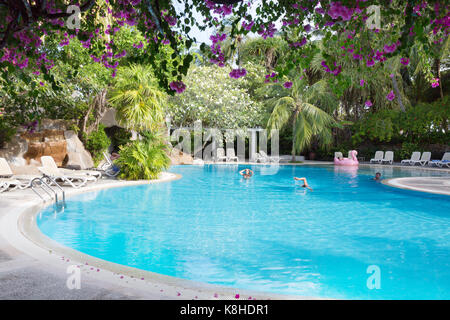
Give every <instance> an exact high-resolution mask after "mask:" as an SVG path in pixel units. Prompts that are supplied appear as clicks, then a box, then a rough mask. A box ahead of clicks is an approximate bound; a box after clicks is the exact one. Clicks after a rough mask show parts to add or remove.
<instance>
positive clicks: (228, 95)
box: [169, 64, 266, 129]
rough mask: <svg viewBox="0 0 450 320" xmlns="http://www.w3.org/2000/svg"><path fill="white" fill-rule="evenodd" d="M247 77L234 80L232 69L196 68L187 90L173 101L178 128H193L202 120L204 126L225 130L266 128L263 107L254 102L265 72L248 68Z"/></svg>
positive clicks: (256, 66)
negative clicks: (231, 75)
mask: <svg viewBox="0 0 450 320" xmlns="http://www.w3.org/2000/svg"><path fill="white" fill-rule="evenodd" d="M244 67H245V68H246V70H247V75H246V76H245V77H243V78H239V79H232V78H230V76H229V73H230V71H231V69H229V68H219V67H218V66H208V67H192V68H191V69H190V70H189V73H188V76H187V78H186V87H187V88H186V90H185V91H184V92H183V93H182V94H178V95H176V96H174V97H170V100H169V101H170V105H169V109H170V114H171V116H172V124H173V125H174V126H189V125H192V124H193V123H194V121H196V120H201V121H202V123H203V126H205V127H212V128H222V129H234V128H246V127H255V126H262V125H263V124H264V117H265V114H266V111H265V108H264V106H263V104H262V103H261V102H259V101H255V100H256V99H253V97H254V92H255V91H256V90H257V88H258V87H261V86H262V85H263V81H262V79H261V78H260V75H261V73H262V72H264V68H263V67H261V66H258V65H255V64H247V65H245V66H244Z"/></svg>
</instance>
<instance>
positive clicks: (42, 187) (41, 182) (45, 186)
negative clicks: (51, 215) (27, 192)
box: [30, 175, 66, 212]
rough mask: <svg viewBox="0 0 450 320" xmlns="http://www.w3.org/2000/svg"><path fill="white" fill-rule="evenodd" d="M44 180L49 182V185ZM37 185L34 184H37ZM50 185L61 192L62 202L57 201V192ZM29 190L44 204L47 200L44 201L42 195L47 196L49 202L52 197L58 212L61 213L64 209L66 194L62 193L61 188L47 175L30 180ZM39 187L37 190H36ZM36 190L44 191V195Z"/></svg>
mask: <svg viewBox="0 0 450 320" xmlns="http://www.w3.org/2000/svg"><path fill="white" fill-rule="evenodd" d="M45 179H47V180H49V181H51V182H50V184H49V183H47V182H46V181H45ZM38 182H39V184H36V183H38ZM51 184H53V185H54V186H55V187H57V188H58V189H59V191H61V194H62V201H61V202H60V201H58V192H57V190H55V189H54V188H52V186H51ZM30 186H31V190H33V192H34V193H35V194H37V195H38V196H39V198H41V199H42V201H44V202H46V201H47V200H46V199H45V197H44V195H45V194H47V195H48V196H49V197H50V200H53V196H54V199H55V207H56V209H57V211H58V212H63V211H64V208H65V207H66V193H65V192H64V190H63V188H61V186H60V185H58V184H57V183H56V181H55V180H54V179H53V178H52V177H49V176H47V175H44V176H43V177H42V178H39V177H38V178H34V179H33V180H31V184H30ZM37 187H39V189H38V188H37ZM38 190H42V191H44V193H39V192H38Z"/></svg>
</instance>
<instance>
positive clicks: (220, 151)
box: [215, 148, 227, 162]
mask: <svg viewBox="0 0 450 320" xmlns="http://www.w3.org/2000/svg"><path fill="white" fill-rule="evenodd" d="M215 160H216V162H217V161H227V157H226V156H225V149H224V148H217V149H216V159H215Z"/></svg>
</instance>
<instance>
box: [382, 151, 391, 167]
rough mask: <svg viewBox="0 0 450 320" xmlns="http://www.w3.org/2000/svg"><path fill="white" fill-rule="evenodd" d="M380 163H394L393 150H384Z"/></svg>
mask: <svg viewBox="0 0 450 320" xmlns="http://www.w3.org/2000/svg"><path fill="white" fill-rule="evenodd" d="M381 163H389V164H393V163H394V152H392V151H386V153H385V154H384V158H383V160H381Z"/></svg>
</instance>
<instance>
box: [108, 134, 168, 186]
mask: <svg viewBox="0 0 450 320" xmlns="http://www.w3.org/2000/svg"><path fill="white" fill-rule="evenodd" d="M167 151H168V150H167V144H166V143H165V141H164V140H163V138H162V136H161V135H159V134H153V133H149V132H147V133H143V139H142V140H136V141H132V142H130V143H128V144H127V145H125V146H121V147H120V151H119V155H120V157H119V158H118V159H117V160H115V163H116V165H117V166H118V167H119V168H120V174H119V178H121V179H126V180H141V179H143V180H152V179H158V177H159V174H160V173H161V172H162V171H163V170H165V169H168V168H169V166H170V158H169V156H168V155H167Z"/></svg>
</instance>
